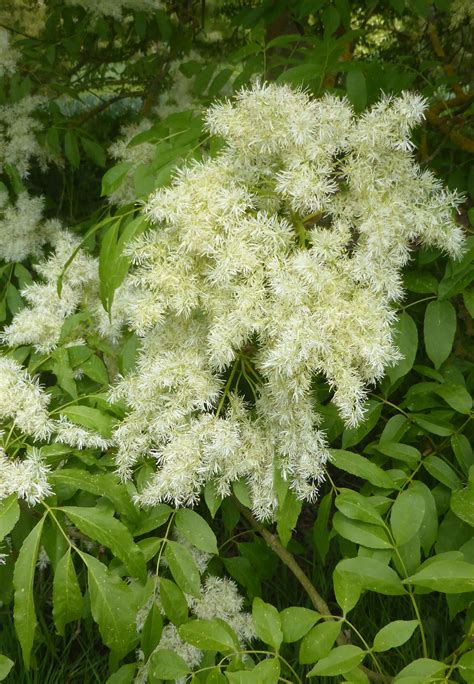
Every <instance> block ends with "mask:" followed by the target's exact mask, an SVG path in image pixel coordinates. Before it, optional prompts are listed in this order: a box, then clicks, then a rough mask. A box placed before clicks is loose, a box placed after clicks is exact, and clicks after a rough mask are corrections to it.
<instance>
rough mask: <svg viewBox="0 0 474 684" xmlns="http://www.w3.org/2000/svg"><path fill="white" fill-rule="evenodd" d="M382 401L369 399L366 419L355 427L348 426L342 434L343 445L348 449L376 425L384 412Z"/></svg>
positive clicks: (365, 414) (366, 407) (366, 406)
mask: <svg viewBox="0 0 474 684" xmlns="http://www.w3.org/2000/svg"><path fill="white" fill-rule="evenodd" d="M382 408H383V405H382V402H381V401H377V400H374V399H369V401H368V402H367V403H366V405H365V409H366V410H365V413H364V420H363V421H362V422H361V423H360V425H358V426H357V427H355V428H346V429H345V430H344V432H343V435H342V447H343V449H347V448H348V447H351V446H354V445H355V444H358V443H359V442H361V441H362V440H363V439H364V437H366V436H367V435H368V434H369V432H370V431H371V430H372V429H373V428H374V427H375V425H376V424H377V421H378V420H379V418H380V414H381V413H382Z"/></svg>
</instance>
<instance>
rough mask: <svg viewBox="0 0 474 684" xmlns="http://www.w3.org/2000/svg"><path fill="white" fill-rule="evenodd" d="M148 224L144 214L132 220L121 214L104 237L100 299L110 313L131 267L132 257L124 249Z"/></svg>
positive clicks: (100, 259)
mask: <svg viewBox="0 0 474 684" xmlns="http://www.w3.org/2000/svg"><path fill="white" fill-rule="evenodd" d="M123 224H124V225H123ZM146 225H147V224H146V222H145V220H144V218H143V216H142V215H139V216H137V217H136V218H134V219H132V220H131V221H129V220H128V219H127V218H126V219H122V218H121V217H120V216H119V217H118V219H117V220H116V221H114V222H113V223H112V224H111V225H110V226H109V227H108V229H107V231H106V233H105V235H104V237H103V238H102V241H101V244H100V253H99V277H100V299H101V302H102V305H103V307H104V309H105V310H106V311H108V312H109V314H110V312H111V310H112V304H113V301H114V295H115V291H116V290H117V288H118V287H120V285H121V284H122V283H123V281H124V279H125V276H126V275H127V273H128V269H129V267H130V259H129V257H128V256H126V255H125V254H124V253H123V252H124V249H125V247H126V245H127V244H128V243H129V242H130V240H132V239H133V238H134V237H135V236H136V235H138V234H139V233H141V232H143V231H144V230H145V228H146ZM122 226H123V230H122V232H121V233H120V229H121V227H122Z"/></svg>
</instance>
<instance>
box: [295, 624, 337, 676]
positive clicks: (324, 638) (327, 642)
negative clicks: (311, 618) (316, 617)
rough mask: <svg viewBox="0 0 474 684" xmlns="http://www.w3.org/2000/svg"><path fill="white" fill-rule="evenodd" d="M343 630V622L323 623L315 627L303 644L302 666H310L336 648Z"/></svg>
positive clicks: (301, 652)
mask: <svg viewBox="0 0 474 684" xmlns="http://www.w3.org/2000/svg"><path fill="white" fill-rule="evenodd" d="M341 629H342V621H337V622H336V621H335V620H331V621H327V622H322V623H321V624H319V625H316V627H313V628H312V629H311V631H310V632H308V634H307V635H306V636H305V637H304V638H303V640H302V642H301V645H300V652H299V658H298V659H299V662H300V663H301V664H302V665H310V664H311V663H315V662H316V661H317V660H319V659H320V658H324V656H326V655H327V654H328V653H329V651H330V650H331V648H332V647H333V646H334V643H335V641H336V639H337V637H338V636H339V634H340V632H341Z"/></svg>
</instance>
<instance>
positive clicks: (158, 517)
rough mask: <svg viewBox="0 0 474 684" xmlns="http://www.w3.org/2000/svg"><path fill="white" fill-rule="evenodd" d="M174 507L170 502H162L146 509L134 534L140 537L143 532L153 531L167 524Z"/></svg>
mask: <svg viewBox="0 0 474 684" xmlns="http://www.w3.org/2000/svg"><path fill="white" fill-rule="evenodd" d="M172 512H173V509H172V508H171V506H168V504H165V503H160V504H158V505H157V506H155V507H154V508H150V509H146V510H145V511H144V512H143V514H142V515H141V517H140V520H139V521H138V523H137V528H136V529H135V531H134V533H133V534H134V536H135V537H139V536H140V535H141V534H147V532H152V531H153V530H156V529H158V527H161V526H162V525H164V524H165V522H166V521H167V520H168V518H169V517H170V515H171V513H172Z"/></svg>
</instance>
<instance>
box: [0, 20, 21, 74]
mask: <svg viewBox="0 0 474 684" xmlns="http://www.w3.org/2000/svg"><path fill="white" fill-rule="evenodd" d="M20 56H21V53H20V51H19V50H17V49H16V48H15V47H12V45H11V40H10V35H9V33H8V31H5V29H3V28H0V76H5V75H11V74H13V73H15V71H16V65H17V62H18V60H19V59H20Z"/></svg>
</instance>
